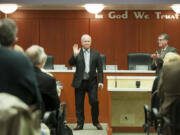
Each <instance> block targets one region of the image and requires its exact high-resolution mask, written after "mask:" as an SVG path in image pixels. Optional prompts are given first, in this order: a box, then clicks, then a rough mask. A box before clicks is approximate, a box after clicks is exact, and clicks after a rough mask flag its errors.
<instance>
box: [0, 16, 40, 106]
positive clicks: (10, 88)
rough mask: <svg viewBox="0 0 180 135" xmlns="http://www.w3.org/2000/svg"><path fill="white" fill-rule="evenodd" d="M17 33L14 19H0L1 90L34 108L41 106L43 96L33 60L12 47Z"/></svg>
mask: <svg viewBox="0 0 180 135" xmlns="http://www.w3.org/2000/svg"><path fill="white" fill-rule="evenodd" d="M16 34H17V25H16V23H15V22H14V21H13V20H11V19H0V65H1V66H0V75H1V76H0V92H5V93H9V94H12V95H14V96H17V97H18V98H20V99H21V100H22V101H24V102H25V103H26V104H27V105H29V106H31V107H32V109H34V108H36V107H40V103H41V96H40V93H39V90H38V87H37V80H36V77H35V73H34V70H33V66H32V64H31V62H30V61H29V59H28V58H27V57H26V56H24V55H23V54H21V53H18V52H15V51H13V50H12V49H11V48H13V44H14V42H15V40H16ZM6 101H7V100H6Z"/></svg>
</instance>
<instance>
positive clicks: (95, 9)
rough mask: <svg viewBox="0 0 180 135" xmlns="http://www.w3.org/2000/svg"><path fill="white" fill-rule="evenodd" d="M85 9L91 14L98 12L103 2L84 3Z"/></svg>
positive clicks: (101, 8)
mask: <svg viewBox="0 0 180 135" xmlns="http://www.w3.org/2000/svg"><path fill="white" fill-rule="evenodd" d="M84 7H85V9H86V10H87V11H88V12H89V13H92V14H98V13H100V12H101V11H102V10H103V9H104V5H103V4H85V6H84Z"/></svg>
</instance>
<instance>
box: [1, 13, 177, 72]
mask: <svg viewBox="0 0 180 135" xmlns="http://www.w3.org/2000/svg"><path fill="white" fill-rule="evenodd" d="M109 12H110V11H103V12H102V13H101V14H102V15H104V18H103V19H96V18H95V17H94V15H92V14H89V13H87V12H86V11H77V10H75V11H69V10H68V11H66V10H64V11H59V10H51V11H50V10H49V11H47V10H45V11H38V10H34V11H33V10H29V11H25V10H20V11H16V12H15V13H13V14H11V15H8V17H9V18H12V19H14V20H15V21H16V22H17V24H18V27H19V32H18V37H19V41H18V43H17V44H19V45H21V46H22V47H23V48H24V49H26V48H27V47H29V46H30V45H32V44H40V45H41V46H43V47H44V48H45V51H46V52H47V53H48V54H51V55H53V56H54V59H55V64H66V66H68V59H69V58H70V56H71V54H72V46H73V44H74V43H78V44H79V45H80V37H81V35H82V34H84V33H88V34H90V35H91V36H92V39H93V43H92V48H94V49H96V50H98V51H99V52H101V53H103V54H105V55H106V60H107V64H118V67H119V69H127V54H128V53H132V52H147V53H153V52H154V51H155V50H156V49H158V45H157V36H158V35H159V34H160V33H168V34H169V36H170V43H169V44H170V45H172V46H174V47H176V48H177V49H178V50H180V46H179V44H180V38H179V35H180V19H157V18H155V15H154V12H155V11H141V12H146V13H147V14H149V15H150V16H151V18H150V19H148V20H146V19H135V17H134V14H133V13H134V11H128V15H129V16H128V19H109V18H108V13H109ZM115 12H116V14H123V13H124V12H125V11H121V10H119V11H115ZM137 12H138V11H137ZM161 13H162V14H174V12H173V11H161ZM1 17H3V15H1Z"/></svg>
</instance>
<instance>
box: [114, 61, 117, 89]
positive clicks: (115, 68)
mask: <svg viewBox="0 0 180 135" xmlns="http://www.w3.org/2000/svg"><path fill="white" fill-rule="evenodd" d="M114 63H115V65H114V70H115V84H114V85H115V88H117V76H116V73H117V67H116V66H117V65H116V59H114Z"/></svg>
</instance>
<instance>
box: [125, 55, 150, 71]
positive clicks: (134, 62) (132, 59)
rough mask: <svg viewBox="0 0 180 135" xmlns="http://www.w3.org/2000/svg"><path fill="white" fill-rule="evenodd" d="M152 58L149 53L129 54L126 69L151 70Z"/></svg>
mask: <svg viewBox="0 0 180 135" xmlns="http://www.w3.org/2000/svg"><path fill="white" fill-rule="evenodd" d="M151 64H152V58H151V55H150V54H149V53H130V54H128V69H129V70H138V69H146V70H151Z"/></svg>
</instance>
